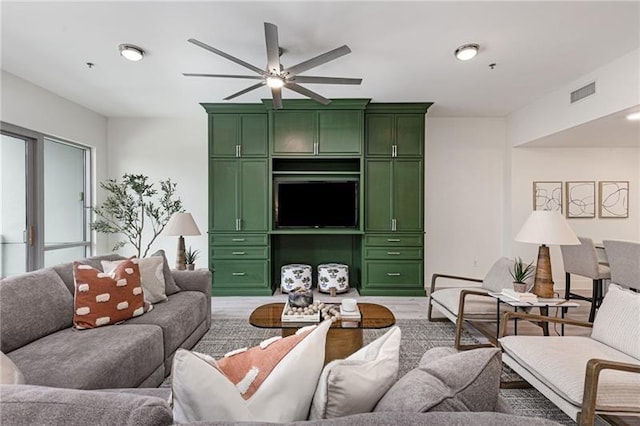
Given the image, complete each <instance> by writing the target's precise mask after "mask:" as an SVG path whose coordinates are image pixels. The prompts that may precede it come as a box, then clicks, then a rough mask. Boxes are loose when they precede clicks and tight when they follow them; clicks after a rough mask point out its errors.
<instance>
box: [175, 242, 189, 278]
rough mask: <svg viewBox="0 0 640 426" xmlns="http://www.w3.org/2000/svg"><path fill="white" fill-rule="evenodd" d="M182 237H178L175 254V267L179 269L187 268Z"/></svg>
mask: <svg viewBox="0 0 640 426" xmlns="http://www.w3.org/2000/svg"><path fill="white" fill-rule="evenodd" d="M184 251H185V250H184V237H183V236H182V235H180V238H178V254H177V255H176V269H180V270H181V271H183V270H185V269H187V259H186V256H185V254H184Z"/></svg>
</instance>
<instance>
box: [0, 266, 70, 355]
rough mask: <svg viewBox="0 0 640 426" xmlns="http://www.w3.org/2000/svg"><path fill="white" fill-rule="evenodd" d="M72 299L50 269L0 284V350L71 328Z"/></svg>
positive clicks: (14, 347) (16, 346) (58, 277)
mask: <svg viewBox="0 0 640 426" xmlns="http://www.w3.org/2000/svg"><path fill="white" fill-rule="evenodd" d="M72 321H73V296H72V295H71V293H69V291H68V290H67V288H66V286H65V285H64V282H62V279H61V278H60V276H58V274H57V273H56V272H55V271H54V270H53V269H51V268H47V269H40V270H38V271H34V272H29V273H27V274H22V275H17V276H14V277H9V278H4V279H2V280H1V281H0V351H2V352H4V353H9V352H11V351H13V350H15V349H17V348H19V347H21V346H24V345H26V344H28V343H30V342H33V341H34V340H37V339H39V338H41V337H42V336H46V335H48V334H51V333H54V332H56V331H58V330H62V329H64V328H67V327H71V325H72Z"/></svg>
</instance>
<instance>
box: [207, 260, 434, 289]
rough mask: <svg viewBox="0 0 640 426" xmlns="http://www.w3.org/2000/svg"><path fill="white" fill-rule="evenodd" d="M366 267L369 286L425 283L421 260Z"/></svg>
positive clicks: (366, 264) (377, 263) (366, 263)
mask: <svg viewBox="0 0 640 426" xmlns="http://www.w3.org/2000/svg"><path fill="white" fill-rule="evenodd" d="M365 268H366V275H367V286H368V287H416V286H422V283H423V281H422V274H423V267H422V262H421V261H399V262H375V261H374V262H365ZM216 272H217V271H216Z"/></svg>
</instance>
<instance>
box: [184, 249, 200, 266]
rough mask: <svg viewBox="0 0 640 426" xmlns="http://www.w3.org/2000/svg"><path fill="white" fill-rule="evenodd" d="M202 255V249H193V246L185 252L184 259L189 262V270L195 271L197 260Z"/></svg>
mask: <svg viewBox="0 0 640 426" xmlns="http://www.w3.org/2000/svg"><path fill="white" fill-rule="evenodd" d="M199 256H200V250H198V249H196V250H193V249H192V248H191V246H189V249H188V250H186V251H185V252H184V260H185V262H186V264H187V270H189V271H193V270H194V269H195V267H196V260H197V259H198V257H199Z"/></svg>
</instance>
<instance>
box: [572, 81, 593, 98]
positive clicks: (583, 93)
mask: <svg viewBox="0 0 640 426" xmlns="http://www.w3.org/2000/svg"><path fill="white" fill-rule="evenodd" d="M595 93H596V82H595V81H593V82H591V83H589V84H587V85H586V86H583V87H581V88H579V89H577V90H574V91H573V92H571V103H575V102H578V101H580V100H582V99H584V98H586V97H588V96H591V95H595Z"/></svg>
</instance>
